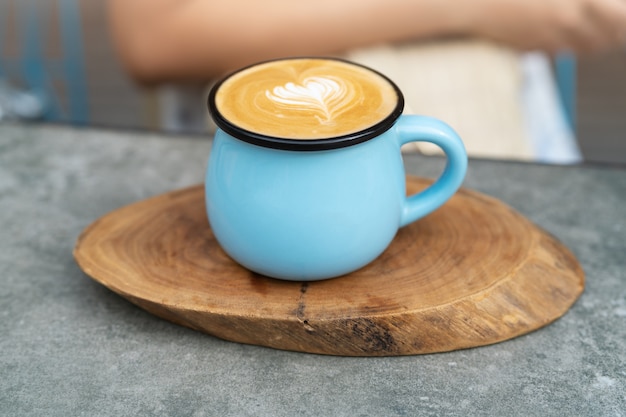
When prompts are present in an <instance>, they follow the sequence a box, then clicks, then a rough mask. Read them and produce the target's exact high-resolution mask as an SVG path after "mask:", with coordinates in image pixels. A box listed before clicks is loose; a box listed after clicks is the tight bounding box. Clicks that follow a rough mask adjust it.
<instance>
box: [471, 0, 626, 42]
mask: <svg viewBox="0 0 626 417" xmlns="http://www.w3.org/2000/svg"><path fill="white" fill-rule="evenodd" d="M470 13H471V15H472V18H471V19H470V22H471V23H470V24H471V27H470V31H471V32H473V33H475V34H477V35H479V36H484V37H487V38H490V39H492V40H496V41H499V42H502V43H505V44H507V45H511V46H514V47H517V48H521V49H527V50H528V49H541V50H544V51H548V52H559V51H562V50H569V51H571V52H576V53H588V52H597V51H603V50H607V49H610V48H615V47H620V46H625V45H626V1H625V0H477V1H476V2H475V4H474V5H473V7H472V11H471V12H470Z"/></svg>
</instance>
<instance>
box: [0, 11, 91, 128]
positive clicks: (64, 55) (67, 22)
mask: <svg viewBox="0 0 626 417" xmlns="http://www.w3.org/2000/svg"><path fill="white" fill-rule="evenodd" d="M9 1H11V0H9ZM12 5H13V10H14V11H15V13H14V15H13V16H12V15H11V14H10V13H3V14H2V16H0V78H3V79H6V80H9V81H11V80H17V81H18V82H19V83H20V84H22V86H23V87H24V88H26V89H28V90H30V91H32V92H35V93H36V94H38V95H40V96H42V99H43V100H44V101H45V103H46V112H45V115H44V118H45V120H50V121H62V122H69V123H75V124H86V123H87V122H88V121H89V109H88V100H87V89H86V81H85V67H84V57H83V34H82V30H81V21H80V14H79V9H78V3H77V0H57V1H56V2H49V3H48V2H46V3H42V2H40V1H38V0H14V1H13V2H12ZM49 7H57V9H56V11H55V12H56V13H57V14H58V22H59V26H60V28H59V29H60V35H59V38H60V39H59V40H58V41H59V44H60V45H61V48H60V49H61V56H60V57H59V58H54V59H53V58H49V57H46V56H45V51H44V50H43V47H42V39H43V36H42V34H47V33H49V32H48V31H47V30H46V29H47V28H48V26H49V25H50V23H51V22H49V21H48V19H46V18H45V17H46V16H48V15H49V14H48V13H44V12H48V10H46V9H47V8H49ZM5 9H6V6H5ZM12 18H13V19H15V20H14V21H15V23H16V24H15V25H14V26H15V27H16V28H17V33H16V34H15V36H16V37H17V40H18V44H17V51H19V54H20V55H19V56H17V57H8V56H7V54H6V53H5V51H3V50H2V48H3V47H4V45H6V42H5V37H7V36H8V35H9V34H8V33H7V30H8V28H9V27H10V25H9V19H12ZM59 84H61V85H63V86H64V87H65V96H66V97H67V101H66V104H65V105H64V103H62V102H61V101H60V100H59V97H60V94H59V92H58V91H57V90H58V87H57V86H58V85H59Z"/></svg>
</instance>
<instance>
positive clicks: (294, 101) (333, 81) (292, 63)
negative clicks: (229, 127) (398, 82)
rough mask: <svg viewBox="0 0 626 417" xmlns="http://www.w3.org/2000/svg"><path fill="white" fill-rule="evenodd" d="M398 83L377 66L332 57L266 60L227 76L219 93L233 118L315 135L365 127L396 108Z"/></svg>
mask: <svg viewBox="0 0 626 417" xmlns="http://www.w3.org/2000/svg"><path fill="white" fill-rule="evenodd" d="M397 103H398V94H397V93H396V90H395V88H394V86H393V85H392V84H391V83H390V82H389V81H388V80H387V79H385V78H384V77H382V76H380V75H379V74H377V73H376V72H373V71H370V70H368V69H366V68H363V67H360V66H358V65H352V64H350V63H347V62H343V61H338V60H329V59H289V60H279V61H273V62H266V63H263V64H259V65H256V66H253V67H251V68H247V69H244V70H242V71H240V72H238V73H235V74H234V75H232V76H231V77H230V78H228V79H226V80H225V81H224V82H223V83H222V84H221V86H220V87H219V89H218V90H217V93H216V95H215V104H216V108H217V110H218V111H219V113H220V114H221V115H222V117H224V118H225V119H227V120H228V121H229V122H230V123H232V124H234V125H236V126H238V127H240V128H242V129H245V130H248V131H251V132H255V133H259V134H262V135H267V136H272V137H280V138H286V139H301V140H314V139H324V138H332V137H338V136H343V135H348V134H352V133H356V132H360V131H362V130H365V129H367V128H369V127H371V126H374V125H376V124H378V123H379V122H381V121H383V120H384V119H385V118H387V117H388V116H389V115H390V114H391V113H392V112H393V111H394V109H395V108H396V106H397Z"/></svg>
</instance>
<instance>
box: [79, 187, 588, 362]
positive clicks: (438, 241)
mask: <svg viewBox="0 0 626 417" xmlns="http://www.w3.org/2000/svg"><path fill="white" fill-rule="evenodd" d="M428 184H430V181H427V180H424V179H420V178H415V177H408V178H407V189H408V192H409V193H415V192H417V191H418V190H420V189H422V188H424V187H426V186H427V185H428ZM74 256H75V258H76V260H77V262H78V264H79V265H80V267H81V268H82V269H83V270H84V271H85V273H87V274H88V275H90V276H91V277H92V278H93V279H95V280H96V281H98V282H100V283H102V284H103V285H105V286H106V287H108V288H110V289H111V290H113V291H115V292H116V293H118V294H120V295H121V296H123V297H125V298H127V299H128V300H130V301H131V302H133V303H135V304H136V305H138V306H140V307H141V308H144V309H145V310H147V311H149V312H150V313H153V314H155V315H157V316H159V317H162V318H164V319H166V320H170V321H172V322H174V323H178V324H180V325H183V326H188V327H190V328H193V329H196V330H199V331H202V332H206V333H209V334H211V335H214V336H217V337H219V338H223V339H226V340H230V341H235V342H241V343H249V344H256V345H262V346H269V347H273V348H278V349H286V350H294V351H302V352H311V353H320V354H331V355H349V356H389V355H410V354H421V353H430V352H443V351H450V350H454V349H462V348H469V347H475V346H482V345H487V344H491V343H496V342H500V341H503V340H507V339H510V338H512V337H515V336H519V335H522V334H525V333H528V332H530V331H532V330H535V329H538V328H540V327H542V326H545V325H546V324H548V323H550V322H552V321H553V320H556V319H557V318H558V317H560V316H561V315H563V314H564V313H565V312H566V311H567V310H568V308H569V307H570V306H571V305H572V304H573V303H574V302H575V301H576V299H577V298H578V297H579V296H580V294H581V293H582V291H583V288H584V273H583V271H582V269H581V267H580V265H579V263H578V261H577V260H576V258H575V257H574V256H573V255H572V253H571V252H570V251H569V250H568V249H567V248H566V247H564V246H563V245H562V244H561V243H560V242H558V241H557V240H556V239H555V238H554V237H552V236H550V235H549V234H547V233H546V232H544V231H543V230H541V229H540V228H538V227H537V226H535V225H534V224H532V223H531V222H530V221H528V220H526V219H525V218H524V217H523V216H521V215H520V214H518V213H516V212H515V211H513V210H512V209H511V208H509V207H508V206H506V205H504V204H503V203H501V202H499V201H498V200H496V199H493V198H490V197H487V196H485V195H482V194H480V193H477V192H474V191H469V190H466V189H462V190H460V191H459V192H457V194H456V195H455V196H454V197H453V198H452V199H450V200H449V201H448V202H447V203H446V204H445V205H444V206H443V207H442V208H440V209H439V210H437V211H435V212H434V213H432V214H431V215H429V216H427V217H425V218H423V219H421V220H419V221H417V222H416V223H413V224H411V225H409V226H407V227H405V228H403V229H401V230H400V231H399V232H398V235H397V236H396V238H395V240H394V241H393V243H392V244H391V246H390V247H389V248H388V249H387V250H386V251H385V252H384V253H383V254H382V255H381V256H380V257H379V258H378V259H376V260H375V261H374V262H372V263H371V264H369V265H368V266H366V267H364V268H362V269H360V270H359V271H356V272H354V273H352V274H350V275H346V276H343V277H339V278H334V279H331V280H327V281H316V282H308V283H306V282H305V283H303V282H289V281H280V280H275V279H271V278H267V277H264V276H260V275H257V274H255V273H252V272H250V271H248V270H246V269H244V268H242V267H240V266H239V265H238V264H236V263H235V262H234V261H232V260H231V259H230V258H229V257H228V256H227V255H226V254H225V253H224V252H223V251H222V249H221V248H220V246H219V245H218V243H217V242H216V241H215V238H214V237H213V234H212V232H211V229H210V227H209V224H208V221H207V218H206V214H205V206H204V190H203V188H202V187H201V186H196V187H192V188H187V189H183V190H179V191H174V192H170V193H167V194H163V195H160V196H157V197H153V198H150V199H147V200H144V201H140V202H137V203H135V204H132V205H130V206H126V207H123V208H121V209H118V210H116V211H114V212H112V213H109V214H108V215H106V216H104V217H102V218H101V219H99V220H97V221H96V222H95V223H93V224H92V225H91V226H89V227H88V228H87V229H86V230H85V231H84V232H83V233H82V235H81V236H80V238H79V239H78V242H77V245H76V248H75V251H74Z"/></svg>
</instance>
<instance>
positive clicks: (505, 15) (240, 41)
mask: <svg viewBox="0 0 626 417" xmlns="http://www.w3.org/2000/svg"><path fill="white" fill-rule="evenodd" d="M109 2H110V3H109V15H110V21H111V27H112V30H113V35H114V38H115V41H116V44H117V47H118V50H119V51H120V53H121V57H122V59H123V61H124V63H125V65H126V67H127V69H128V70H129V72H130V73H131V74H132V75H133V76H134V77H135V78H136V79H137V80H138V81H140V82H144V83H158V82H165V81H173V80H188V81H204V80H208V79H211V78H214V77H215V76H218V75H220V74H222V73H223V72H225V71H228V70H232V69H234V68H237V67H239V66H242V65H246V64H249V63H252V62H255V61H259V60H264V59H270V58H273V57H279V56H289V55H319V54H332V53H335V52H337V53H338V52H342V51H345V50H348V49H351V48H355V47H361V46H367V45H373V44H376V43H382V42H401V41H408V40H413V39H424V38H428V37H436V36H446V35H460V34H468V35H476V36H483V37H486V38H490V39H494V40H496V41H500V42H503V43H506V44H510V45H512V46H515V47H520V48H524V49H531V48H541V49H548V50H551V51H552V50H556V49H559V48H568V49H573V50H581V49H597V48H599V47H606V46H608V45H614V44H615V43H616V39H617V38H618V36H622V33H618V32H620V30H621V29H624V28H625V27H626V3H625V2H623V1H622V0H298V1H293V0H263V1H259V0H229V1H217V0H109ZM590 11H593V13H592V14H591V16H592V18H590V17H589V16H588V14H589V13H590Z"/></svg>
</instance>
